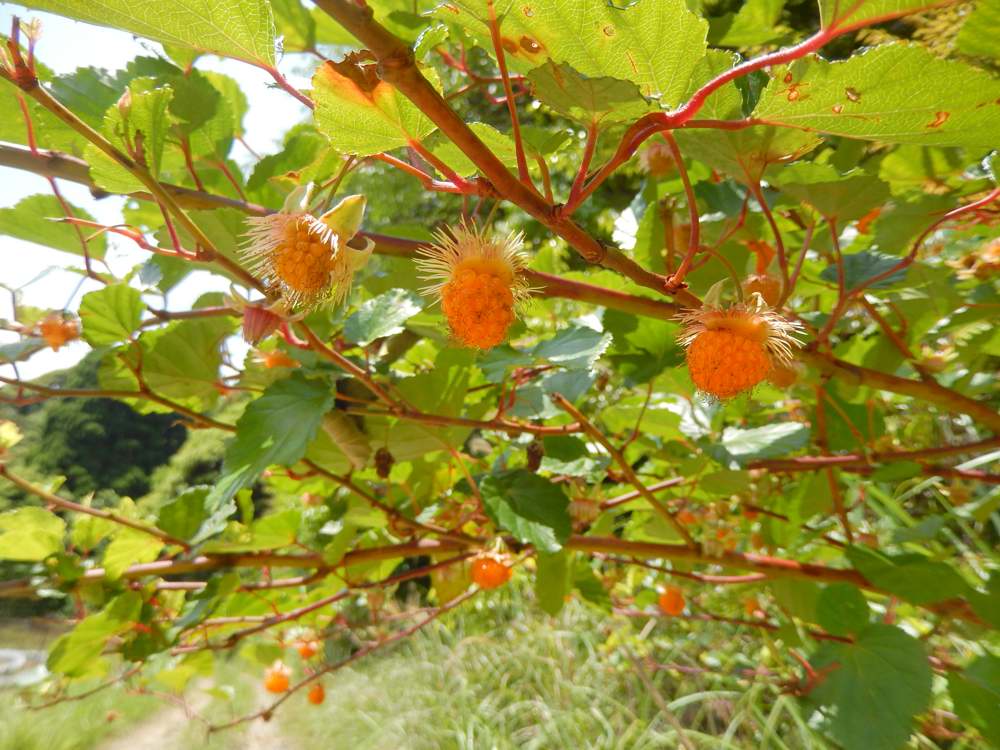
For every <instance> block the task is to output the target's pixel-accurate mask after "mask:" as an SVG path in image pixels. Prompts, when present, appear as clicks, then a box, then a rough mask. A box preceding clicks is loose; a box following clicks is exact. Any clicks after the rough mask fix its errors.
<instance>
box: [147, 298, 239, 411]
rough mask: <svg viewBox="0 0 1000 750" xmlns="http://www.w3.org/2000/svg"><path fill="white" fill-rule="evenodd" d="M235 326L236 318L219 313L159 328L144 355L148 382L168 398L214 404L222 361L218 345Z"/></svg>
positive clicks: (154, 389)
mask: <svg viewBox="0 0 1000 750" xmlns="http://www.w3.org/2000/svg"><path fill="white" fill-rule="evenodd" d="M232 328H233V321H232V320H231V319H229V318H227V317H224V316H220V317H217V318H202V319H192V320H182V321H179V322H175V323H172V324H171V325H170V326H168V327H167V328H166V329H165V330H164V331H162V332H160V331H157V332H156V335H154V336H153V337H151V338H152V346H150V347H149V348H148V349H147V350H146V351H144V355H143V362H142V373H143V376H144V377H145V379H146V383H147V384H148V385H149V387H150V388H151V389H152V390H153V391H154V392H156V393H158V394H160V395H161V396H166V397H167V398H171V399H182V400H183V399H195V400H196V401H197V402H198V403H199V404H211V403H214V402H215V400H216V398H217V397H218V392H217V391H216V388H215V384H216V382H217V381H218V378H219V366H220V364H221V362H222V359H221V355H220V352H219V346H220V344H221V343H222V340H223V339H224V338H225V337H226V336H227V335H229V333H231V332H232ZM146 335H147V336H148V335H149V334H146ZM143 339H145V336H144V337H143Z"/></svg>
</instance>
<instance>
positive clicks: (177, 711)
mask: <svg viewBox="0 0 1000 750" xmlns="http://www.w3.org/2000/svg"><path fill="white" fill-rule="evenodd" d="M265 702H268V703H269V702H270V699H269V698H268V697H267V695H266V694H265V693H264V692H263V690H261V691H260V696H259V698H258V703H259V704H260V705H264V703H265ZM209 703H210V699H209V697H208V696H207V695H205V694H204V693H197V694H196V695H195V697H194V698H192V699H191V700H190V701H189V706H190V708H191V710H192V711H195V712H198V711H202V710H203V709H204V708H206V707H207V706H208V704H209ZM192 721H193V720H192V719H190V718H189V717H188V715H187V714H186V713H185V711H184V709H183V708H181V707H180V706H175V705H171V704H164V706H163V708H162V709H161V710H160V711H158V712H157V713H156V714H154V715H153V716H152V717H150V718H149V719H147V720H146V721H143V722H140V723H138V724H136V725H135V726H132V727H129V728H128V729H127V730H126V731H125V733H124V734H123V735H121V736H120V737H115V738H113V739H111V740H109V741H108V742H105V743H103V744H102V745H100V747H99V750H188V748H189V747H190V739H189V738H187V737H185V734H186V733H187V731H188V728H189V727H190V725H191V722H192ZM232 731H233V732H234V734H235V733H236V732H239V730H232ZM233 747H239V748H240V750H279V749H280V750H291V746H290V745H289V743H288V740H287V739H286V738H285V737H283V736H282V734H281V729H280V728H279V726H278V722H277V720H272V721H261V720H260V719H257V720H255V721H253V722H251V723H250V725H249V727H248V728H247V730H246V733H245V734H241V735H239V736H234V738H233Z"/></svg>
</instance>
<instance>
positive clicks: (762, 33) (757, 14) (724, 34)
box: [708, 0, 787, 47]
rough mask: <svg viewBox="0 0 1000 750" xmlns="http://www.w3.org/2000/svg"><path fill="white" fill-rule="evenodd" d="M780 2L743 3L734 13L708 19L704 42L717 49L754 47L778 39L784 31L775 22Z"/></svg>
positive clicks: (751, 1) (779, 9)
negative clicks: (706, 41)
mask: <svg viewBox="0 0 1000 750" xmlns="http://www.w3.org/2000/svg"><path fill="white" fill-rule="evenodd" d="M784 4H785V2H784V0H747V1H746V2H744V3H742V4H741V5H740V6H739V10H738V11H737V12H736V13H726V14H724V15H722V16H719V17H716V18H710V19H709V21H708V23H709V30H708V41H709V43H710V44H713V45H715V46H717V47H754V46H757V45H760V44H765V43H767V42H770V41H773V40H775V39H778V38H780V37H781V36H782V34H784V33H785V32H786V31H787V29H786V28H784V27H782V26H781V25H780V24H779V23H778V20H779V19H780V18H781V9H782V6H784Z"/></svg>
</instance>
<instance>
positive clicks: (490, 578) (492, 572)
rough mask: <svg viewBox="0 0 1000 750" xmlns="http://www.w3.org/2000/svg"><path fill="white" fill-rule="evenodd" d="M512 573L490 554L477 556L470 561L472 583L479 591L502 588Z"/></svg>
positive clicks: (496, 557) (505, 565) (502, 562)
mask: <svg viewBox="0 0 1000 750" xmlns="http://www.w3.org/2000/svg"><path fill="white" fill-rule="evenodd" d="M513 572H514V571H513V570H511V569H510V568H509V567H508V566H507V564H506V563H505V562H504V561H503V559H502V558H500V557H499V556H497V555H494V554H491V553H488V554H482V555H479V556H478V557H477V558H476V559H475V560H473V561H472V582H473V583H474V584H476V585H477V586H479V588H481V589H495V588H499V587H500V586H503V585H504V584H505V583H507V581H509V580H510V577H511V575H513Z"/></svg>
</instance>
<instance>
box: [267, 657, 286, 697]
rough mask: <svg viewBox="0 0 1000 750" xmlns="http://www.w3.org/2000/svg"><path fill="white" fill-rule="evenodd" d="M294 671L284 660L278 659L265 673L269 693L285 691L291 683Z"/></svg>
mask: <svg viewBox="0 0 1000 750" xmlns="http://www.w3.org/2000/svg"><path fill="white" fill-rule="evenodd" d="M291 677H292V671H291V670H290V669H289V668H288V667H287V666H285V664H284V663H283V662H282V661H280V660H279V661H276V662H274V664H272V665H271V666H270V667H268V669H267V671H266V672H265V673H264V689H265V690H267V691H268V692H269V693H284V692H285V691H286V690H288V686H289V685H290V684H291Z"/></svg>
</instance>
